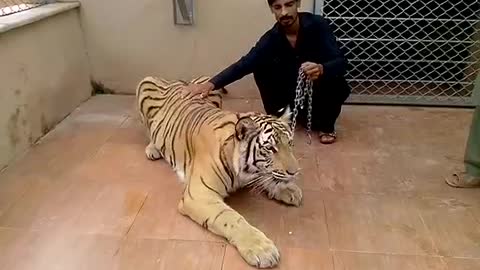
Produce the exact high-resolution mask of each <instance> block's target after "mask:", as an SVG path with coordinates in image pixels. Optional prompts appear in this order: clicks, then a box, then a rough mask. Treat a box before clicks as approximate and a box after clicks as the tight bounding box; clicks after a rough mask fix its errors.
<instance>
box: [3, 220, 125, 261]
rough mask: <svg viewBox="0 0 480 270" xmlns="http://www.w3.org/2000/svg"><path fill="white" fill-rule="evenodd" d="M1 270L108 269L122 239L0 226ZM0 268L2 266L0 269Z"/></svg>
mask: <svg viewBox="0 0 480 270" xmlns="http://www.w3.org/2000/svg"><path fill="white" fill-rule="evenodd" d="M0 242H2V245H1V246H2V247H3V248H4V249H5V250H6V251H5V252H2V253H1V255H0V269H2V270H3V269H5V270H6V269H18V270H27V269H28V270H30V269H58V270H60V269H72V270H77V269H82V270H87V269H109V267H110V266H111V265H112V262H113V261H112V259H113V256H114V254H115V252H116V250H118V248H119V247H120V243H121V239H120V238H116V237H109V236H101V235H76V234H71V235H70V234H65V233H61V232H57V231H42V232H28V231H21V230H5V229H3V230H2V229H0ZM2 267H3V268H2Z"/></svg>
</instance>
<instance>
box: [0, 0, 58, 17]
mask: <svg viewBox="0 0 480 270" xmlns="http://www.w3.org/2000/svg"><path fill="white" fill-rule="evenodd" d="M47 2H49V1H48V0H0V16H6V15H9V14H13V13H17V12H20V11H23V10H27V9H31V8H34V7H37V6H40V5H43V4H46V3H47Z"/></svg>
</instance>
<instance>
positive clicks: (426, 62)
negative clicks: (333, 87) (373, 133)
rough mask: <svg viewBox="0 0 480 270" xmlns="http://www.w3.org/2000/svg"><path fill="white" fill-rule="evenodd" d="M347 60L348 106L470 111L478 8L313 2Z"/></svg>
mask: <svg viewBox="0 0 480 270" xmlns="http://www.w3.org/2000/svg"><path fill="white" fill-rule="evenodd" d="M315 4H316V7H315V10H316V12H317V13H319V14H322V15H323V16H325V17H326V18H328V19H329V20H330V21H331V22H332V26H333V28H334V31H335V34H336V36H337V37H338V39H339V42H340V45H341V47H342V49H343V50H344V52H345V53H346V55H347V57H348V59H349V62H350V63H349V71H348V74H347V76H348V80H349V81H350V84H351V85H352V87H353V92H352V97H351V99H350V101H357V102H368V103H371V102H373V103H403V104H424V105H428V104H438V105H461V106H463V105H467V106H468V105H471V104H470V103H471V95H472V90H473V81H474V79H475V75H476V74H477V72H479V67H480V2H479V1H478V0H462V1H458V0H316V2H315Z"/></svg>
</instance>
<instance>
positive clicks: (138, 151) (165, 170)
mask: <svg viewBox="0 0 480 270" xmlns="http://www.w3.org/2000/svg"><path fill="white" fill-rule="evenodd" d="M72 175H75V177H83V178H85V179H90V180H96V181H106V182H108V181H119V180H128V181H137V182H138V181H143V182H151V183H152V184H155V185H156V184H162V185H175V184H178V183H179V181H178V178H177V175H176V174H175V173H174V172H173V170H172V169H171V167H170V166H169V164H168V163H166V162H165V161H164V160H156V161H151V160H149V159H148V158H147V157H146V155H145V146H144V145H140V144H118V143H106V144H104V145H103V146H102V147H101V148H100V149H99V150H98V152H97V153H96V155H95V156H94V157H92V158H91V159H89V160H86V161H85V162H84V163H82V164H81V165H80V166H78V167H77V168H75V170H74V171H73V172H72Z"/></svg>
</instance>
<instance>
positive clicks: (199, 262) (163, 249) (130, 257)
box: [114, 239, 225, 270]
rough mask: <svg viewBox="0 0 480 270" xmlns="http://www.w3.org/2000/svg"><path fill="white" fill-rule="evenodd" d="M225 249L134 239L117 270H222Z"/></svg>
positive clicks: (120, 257)
mask: <svg viewBox="0 0 480 270" xmlns="http://www.w3.org/2000/svg"><path fill="white" fill-rule="evenodd" d="M224 252H225V246H224V245H223V244H220V243H207V242H197V241H178V240H158V239H131V240H127V241H126V242H125V243H124V244H123V245H122V247H121V249H120V251H119V253H118V255H117V256H116V258H115V267H114V269H116V270H127V269H142V270H149V269H152V270H153V269H155V270H157V269H158V270H169V269H195V270H197V269H198V270H221V269H222V260H223V256H224Z"/></svg>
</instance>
